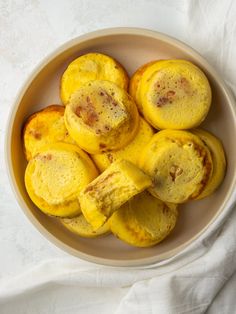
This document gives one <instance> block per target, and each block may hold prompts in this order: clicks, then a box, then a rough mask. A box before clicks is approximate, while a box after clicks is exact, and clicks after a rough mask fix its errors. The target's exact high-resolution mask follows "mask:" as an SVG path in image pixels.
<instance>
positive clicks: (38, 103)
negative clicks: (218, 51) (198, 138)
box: [10, 33, 236, 265]
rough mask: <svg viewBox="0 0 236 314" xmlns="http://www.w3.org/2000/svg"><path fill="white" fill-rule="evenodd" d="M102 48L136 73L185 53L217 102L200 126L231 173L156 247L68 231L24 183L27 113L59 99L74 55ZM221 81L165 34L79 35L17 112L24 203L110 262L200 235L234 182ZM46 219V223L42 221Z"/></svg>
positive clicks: (67, 245) (14, 148)
mask: <svg viewBox="0 0 236 314" xmlns="http://www.w3.org/2000/svg"><path fill="white" fill-rule="evenodd" d="M92 51H94V52H101V53H105V54H108V55H110V56H112V57H114V58H116V59H117V60H118V61H119V62H120V63H121V64H123V65H124V67H125V68H126V69H127V71H128V73H129V74H130V75H131V74H132V73H133V72H134V71H135V70H136V69H137V68H138V67H139V66H140V65H142V64H144V63H146V62H148V61H150V60H153V59H161V58H164V59H167V58H183V59H187V60H190V61H192V62H194V63H195V64H197V65H198V66H200V67H201V68H202V69H203V70H204V72H205V73H206V74H207V76H208V78H209V80H210V83H211V86H212V90H213V102H212V107H211V110H210V113H209V114H208V116H207V119H206V120H205V121H204V123H203V124H202V126H201V127H203V128H205V129H207V130H210V131H212V132H213V133H214V134H216V135H217V136H218V137H219V138H220V139H221V140H222V142H223V144H224V148H225V152H226V156H227V163H228V166H227V173H226V177H225V180H224V182H223V184H222V185H221V187H220V188H219V189H218V190H217V192H216V193H214V194H213V195H212V196H211V197H208V198H206V199H204V200H201V201H194V202H189V203H187V204H185V205H182V206H180V210H179V220H178V223H177V226H176V228H175V229H174V231H173V232H172V234H171V235H170V236H169V237H168V238H167V239H166V240H164V241H163V242H162V243H160V244H159V245H157V246H155V247H153V248H145V249H140V248H135V247H130V246H128V245H126V244H124V243H122V242H121V241H119V240H118V239H116V238H115V237H113V236H111V235H110V236H106V237H103V238H98V239H83V238H80V237H78V236H76V235H73V234H72V233H70V232H68V231H67V230H66V229H65V228H64V227H63V226H62V225H61V224H60V222H59V221H58V220H57V219H53V218H50V217H48V216H46V215H44V214H42V213H41V212H40V211H39V210H38V209H37V208H36V207H35V206H34V204H33V203H32V202H31V200H30V199H29V197H28V195H27V193H26V190H25V186H24V171H25V167H26V161H25V158H24V154H23V148H22V139H21V132H22V126H23V124H24V121H25V120H26V118H27V117H28V116H29V115H30V114H32V113H33V112H35V111H37V110H39V109H41V108H43V107H46V106H48V105H50V104H60V103H61V100H60V97H59V88H60V77H61V75H62V73H63V71H64V70H65V69H66V67H67V65H68V64H69V62H70V61H71V60H73V59H74V58H76V57H78V56H79V55H82V54H84V53H87V52H92ZM229 101H230V100H229V98H228V97H227V95H226V93H225V91H224V89H223V87H222V86H221V84H220V82H219V81H217V80H216V78H215V77H214V76H213V75H212V73H210V72H209V69H208V67H207V66H206V64H205V63H204V62H203V61H202V59H201V58H199V59H198V58H196V56H194V55H193V54H192V50H191V49H190V50H189V49H188V48H186V47H184V46H181V45H178V44H176V43H175V42H174V43H172V42H171V41H169V40H164V39H163V38H158V36H157V37H156V38H154V37H152V36H147V35H145V34H137V33H136V34H112V35H101V36H99V37H97V38H96V37H95V38H89V39H86V40H83V41H82V42H81V41H79V40H77V42H75V43H74V44H73V45H72V46H70V47H68V48H67V49H66V50H64V51H62V52H60V53H59V54H58V53H57V54H55V56H54V58H52V59H51V61H49V62H48V63H47V65H46V66H44V67H43V68H42V70H41V71H40V72H39V73H38V74H37V75H36V76H35V77H34V78H33V80H32V82H31V83H30V85H29V86H28V88H27V89H26V91H25V93H24V95H23V97H22V98H21V99H19V102H18V108H17V110H16V113H15V116H14V117H13V125H12V128H11V131H10V132H11V133H10V145H11V156H10V163H12V169H13V176H14V180H15V183H16V186H17V190H18V194H19V195H20V198H21V200H20V201H21V206H22V207H23V209H24V210H25V211H26V212H27V213H28V216H29V217H30V218H32V219H31V220H32V221H33V222H36V221H37V223H36V225H37V226H38V227H39V228H40V229H41V232H43V233H44V234H45V235H46V236H47V237H48V238H50V240H52V241H53V242H54V243H55V242H56V244H57V245H59V246H60V247H62V248H63V249H65V250H67V251H68V252H70V253H73V254H75V255H78V256H80V257H84V258H86V259H90V260H91V261H96V262H101V263H106V264H110V265H138V264H143V263H144V260H145V263H148V262H150V261H158V260H160V259H163V258H166V257H170V256H171V255H172V254H173V252H176V251H178V250H179V249H180V248H181V247H183V246H184V245H185V244H186V243H189V241H191V240H192V239H193V238H195V237H196V235H198V234H199V233H200V232H201V231H202V230H203V229H204V228H205V227H206V226H208V225H209V223H210V222H211V221H212V220H213V219H214V217H216V216H217V215H218V214H219V212H220V211H222V208H223V203H224V202H225V200H226V198H227V193H228V191H229V189H230V187H231V185H232V181H233V176H234V172H235V165H236V145H235V134H236V126H235V121H234V114H233V112H232V108H231V106H230V104H229ZM40 225H41V227H40Z"/></svg>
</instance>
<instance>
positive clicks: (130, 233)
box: [108, 191, 178, 247]
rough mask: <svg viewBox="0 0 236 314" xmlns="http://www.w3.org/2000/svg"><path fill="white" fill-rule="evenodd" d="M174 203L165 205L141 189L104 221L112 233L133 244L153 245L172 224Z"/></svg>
mask: <svg viewBox="0 0 236 314" xmlns="http://www.w3.org/2000/svg"><path fill="white" fill-rule="evenodd" d="M177 217H178V211H177V206H176V205H174V206H173V204H171V205H170V204H169V205H168V204H167V203H164V202H162V201H161V200H159V199H157V198H156V197H154V196H152V195H151V194H149V193H148V192H147V191H144V192H142V193H140V194H138V195H136V196H134V197H133V198H132V199H131V200H129V201H128V202H126V203H125V204H124V205H123V206H122V207H120V208H119V209H118V210H117V211H116V212H114V214H113V215H112V216H111V218H110V219H109V220H108V222H109V225H110V229H111V231H112V233H113V234H114V235H115V236H116V237H117V238H119V239H120V240H122V241H124V242H126V243H128V244H130V245H133V246H137V247H149V246H153V245H155V244H157V243H159V242H161V241H162V240H164V239H165V238H166V237H167V236H168V235H169V234H170V232H171V231H172V229H173V228H174V227H175V224H176V221H177Z"/></svg>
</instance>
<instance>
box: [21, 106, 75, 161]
mask: <svg viewBox="0 0 236 314" xmlns="http://www.w3.org/2000/svg"><path fill="white" fill-rule="evenodd" d="M64 111H65V107H63V106H59V105H51V106H48V107H46V108H44V109H43V110H41V111H38V112H36V113H34V114H33V115H31V116H30V117H29V118H28V119H27V121H26V122H25V125H24V129H23V140H24V150H25V156H26V159H27V160H30V159H31V158H32V157H34V156H35V155H36V154H37V153H38V152H39V151H40V149H41V148H42V147H43V146H45V145H46V144H50V143H56V142H65V143H70V144H75V141H74V140H73V139H72V138H71V137H70V135H69V133H68V131H67V129H66V127H65V123H64Z"/></svg>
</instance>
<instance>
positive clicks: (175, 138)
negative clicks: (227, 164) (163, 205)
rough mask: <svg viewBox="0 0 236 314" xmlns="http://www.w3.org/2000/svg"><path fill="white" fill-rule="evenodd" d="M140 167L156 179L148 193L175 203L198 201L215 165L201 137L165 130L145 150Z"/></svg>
mask: <svg viewBox="0 0 236 314" xmlns="http://www.w3.org/2000/svg"><path fill="white" fill-rule="evenodd" d="M139 165H140V167H141V168H142V169H143V170H144V171H145V172H146V173H147V174H148V175H149V176H150V177H152V180H153V186H152V187H151V188H150V189H149V191H150V192H151V193H152V194H153V195H154V196H156V197H157V198H159V199H161V200H162V201H163V202H170V203H174V204H179V203H184V202H186V201H187V200H191V199H196V198H197V197H198V196H199V195H200V194H201V192H202V191H203V190H204V188H205V186H206V184H207V183H208V181H209V180H210V178H211V175H212V170H213V163H212V158H211V153H210V151H209V149H208V147H207V146H206V145H205V144H204V143H203V142H202V141H201V140H200V138H199V137H198V136H196V135H194V134H192V133H190V132H187V131H182V130H162V131H160V132H158V133H156V134H155V135H154V136H153V137H152V139H151V141H150V142H149V143H148V144H147V146H146V147H145V148H144V150H143V153H142V154H141V156H140V160H139Z"/></svg>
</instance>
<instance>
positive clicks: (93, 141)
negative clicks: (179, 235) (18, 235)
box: [23, 53, 226, 247]
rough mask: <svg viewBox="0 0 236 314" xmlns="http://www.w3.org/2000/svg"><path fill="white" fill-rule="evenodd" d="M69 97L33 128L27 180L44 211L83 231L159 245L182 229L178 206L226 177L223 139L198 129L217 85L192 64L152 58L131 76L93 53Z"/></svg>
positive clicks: (28, 129) (27, 143)
mask: <svg viewBox="0 0 236 314" xmlns="http://www.w3.org/2000/svg"><path fill="white" fill-rule="evenodd" d="M60 93H61V99H62V102H63V104H64V106H61V105H51V106H48V107H47V108H45V109H43V110H41V111H39V112H37V113H35V114H33V115H32V116H30V117H29V118H28V120H27V121H26V123H25V125H24V129H23V140H24V149H25V156H26V159H27V161H28V165H27V168H26V171H25V185H26V189H27V192H28V194H29V197H30V198H31V200H32V201H33V203H34V204H35V205H36V206H37V207H38V208H39V209H40V210H41V211H43V212H44V213H45V214H47V215H50V216H55V217H57V219H60V221H61V223H62V224H63V225H64V226H65V227H66V228H68V229H69V230H70V231H72V232H74V233H76V234H78V235H79V236H82V237H88V238H92V237H98V236H101V235H104V234H108V233H110V232H112V233H113V234H114V235H115V236H117V237H118V238H119V239H121V240H123V241H125V242H126V243H128V244H131V245H134V246H138V247H148V246H153V245H155V244H157V243H159V242H160V241H162V240H163V239H164V238H165V237H167V236H168V234H169V233H170V232H171V231H172V229H173V228H174V227H175V225H176V221H177V218H178V211H177V206H178V204H181V203H185V202H187V201H189V200H196V199H202V198H204V197H206V196H208V195H210V194H211V193H213V192H214V191H215V190H216V188H217V187H218V186H219V185H220V183H221V182H222V180H223V178H224V173H225V168H226V162H225V154H224V150H223V147H222V144H221V142H220V141H219V139H217V138H216V137H215V136H214V135H212V134H210V133H209V132H207V131H204V130H202V129H199V128H196V127H198V126H199V124H200V123H201V122H202V121H203V120H204V119H205V117H206V115H207V113H208V111H209V108H210V105H211V88H210V85H209V82H208V80H207V78H206V76H205V74H204V73H203V72H202V71H201V70H200V69H199V68H198V67H197V66H195V65H194V64H192V63H191V62H189V61H185V60H157V61H152V62H149V63H147V64H145V65H143V66H142V67H140V68H139V69H138V70H137V71H136V72H135V73H134V75H133V76H132V78H131V80H130V81H129V78H128V75H127V73H126V71H125V69H124V68H123V67H122V66H121V65H120V64H119V63H118V62H117V61H116V60H114V59H113V58H111V57H109V56H106V55H103V54H99V53H89V54H86V55H82V56H80V57H78V58H77V59H75V60H74V61H73V62H72V63H70V64H69V66H68V67H67V69H66V70H65V72H64V73H63V75H62V78H61V88H60ZM188 129H189V130H188ZM187 130H188V131H187Z"/></svg>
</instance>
